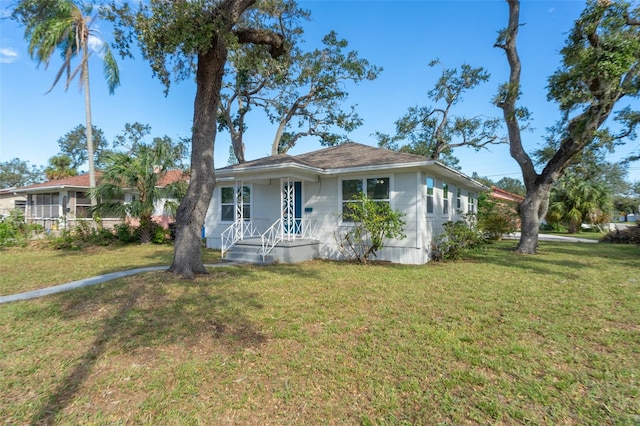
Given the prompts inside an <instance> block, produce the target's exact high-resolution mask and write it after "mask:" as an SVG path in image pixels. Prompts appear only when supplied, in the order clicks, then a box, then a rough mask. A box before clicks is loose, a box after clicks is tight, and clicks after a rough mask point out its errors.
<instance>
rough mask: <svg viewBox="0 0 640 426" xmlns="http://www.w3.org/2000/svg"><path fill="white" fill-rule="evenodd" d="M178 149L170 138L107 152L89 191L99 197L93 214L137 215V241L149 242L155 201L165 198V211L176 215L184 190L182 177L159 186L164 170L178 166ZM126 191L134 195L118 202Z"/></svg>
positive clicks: (185, 185) (165, 173) (180, 156)
mask: <svg viewBox="0 0 640 426" xmlns="http://www.w3.org/2000/svg"><path fill="white" fill-rule="evenodd" d="M178 151H179V150H177V149H176V147H175V146H174V145H172V143H171V140H170V139H169V138H156V139H155V140H154V142H153V144H151V145H146V144H136V145H134V146H133V147H132V149H131V151H129V152H115V153H112V154H110V155H108V156H107V160H106V167H105V169H104V170H103V172H102V175H101V177H100V183H99V184H98V185H97V186H96V187H95V188H94V189H93V190H90V192H91V194H92V196H93V197H95V198H96V199H97V200H100V201H99V202H98V203H97V205H96V206H95V207H94V213H97V214H98V215H103V216H106V215H117V216H119V217H122V218H123V219H124V218H127V217H134V218H138V219H139V220H140V241H141V242H143V243H148V242H149V241H151V237H152V233H153V229H154V227H155V224H154V223H153V220H152V217H153V214H154V211H155V208H156V204H157V203H158V202H160V201H162V200H165V201H164V210H165V211H167V212H169V213H171V214H174V215H175V211H176V210H177V208H178V205H179V203H180V201H181V200H182V197H183V196H184V194H185V192H186V189H187V183H186V181H185V180H179V181H177V182H171V183H168V184H166V185H162V186H161V185H160V184H161V183H162V180H163V178H164V177H165V176H166V175H167V172H168V171H170V170H175V169H176V168H177V166H178V165H179V163H180V160H181V158H182V153H181V151H180V153H178ZM125 191H131V192H133V194H134V197H133V199H132V200H131V202H130V203H123V202H122V201H121V200H123V199H124V193H125Z"/></svg>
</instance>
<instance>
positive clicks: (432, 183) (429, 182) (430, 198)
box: [427, 177, 435, 214]
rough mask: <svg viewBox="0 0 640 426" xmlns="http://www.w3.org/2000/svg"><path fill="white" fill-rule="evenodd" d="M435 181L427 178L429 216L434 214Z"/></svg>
mask: <svg viewBox="0 0 640 426" xmlns="http://www.w3.org/2000/svg"><path fill="white" fill-rule="evenodd" d="M434 186H435V181H434V180H433V178H432V177H427V214H433V211H434V210H433V188H434Z"/></svg>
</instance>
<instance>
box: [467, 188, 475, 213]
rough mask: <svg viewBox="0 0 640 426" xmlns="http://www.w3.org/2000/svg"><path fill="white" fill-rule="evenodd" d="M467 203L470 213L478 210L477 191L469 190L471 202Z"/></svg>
mask: <svg viewBox="0 0 640 426" xmlns="http://www.w3.org/2000/svg"><path fill="white" fill-rule="evenodd" d="M467 205H468V212H469V213H475V212H476V194H475V193H473V192H469V203H468V204H467Z"/></svg>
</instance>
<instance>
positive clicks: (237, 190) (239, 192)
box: [234, 181, 244, 240]
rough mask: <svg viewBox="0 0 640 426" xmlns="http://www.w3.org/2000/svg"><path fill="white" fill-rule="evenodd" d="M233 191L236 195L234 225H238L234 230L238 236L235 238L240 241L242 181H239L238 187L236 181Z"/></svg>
mask: <svg viewBox="0 0 640 426" xmlns="http://www.w3.org/2000/svg"><path fill="white" fill-rule="evenodd" d="M234 191H235V194H236V197H235V198H236V200H235V204H236V223H237V224H238V225H239V226H238V228H237V229H236V232H237V233H238V234H239V235H236V238H238V239H240V240H242V239H243V236H244V198H243V195H244V185H243V183H242V181H240V186H238V181H236V183H235V187H234Z"/></svg>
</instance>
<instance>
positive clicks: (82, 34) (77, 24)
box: [12, 0, 120, 205]
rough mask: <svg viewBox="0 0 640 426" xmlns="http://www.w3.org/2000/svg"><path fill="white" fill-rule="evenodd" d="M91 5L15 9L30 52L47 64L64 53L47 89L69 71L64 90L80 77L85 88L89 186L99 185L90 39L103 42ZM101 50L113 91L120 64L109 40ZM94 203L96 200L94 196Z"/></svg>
mask: <svg viewBox="0 0 640 426" xmlns="http://www.w3.org/2000/svg"><path fill="white" fill-rule="evenodd" d="M92 12H93V6H92V5H91V4H84V3H79V2H76V1H73V0H20V1H19V2H18V4H17V6H16V8H15V9H14V10H13V13H12V18H13V19H15V20H17V21H18V22H19V23H21V24H22V25H24V26H25V32H24V35H25V39H26V40H27V41H28V42H29V54H30V55H31V57H32V58H34V59H36V60H37V61H38V64H42V63H44V64H45V67H48V65H49V61H50V59H51V56H52V55H53V52H54V51H56V50H59V51H61V53H62V66H61V67H60V69H59V70H58V72H57V74H56V77H55V79H54V81H53V84H52V85H51V88H49V90H48V91H47V93H49V92H50V91H51V90H53V88H54V87H55V86H56V84H58V82H59V81H60V79H61V77H62V75H63V74H66V84H65V90H67V89H68V88H69V85H70V83H71V81H72V80H73V79H74V78H75V77H76V76H78V79H79V83H80V87H81V88H83V89H84V103H85V116H86V122H87V123H86V133H87V156H88V163H89V186H90V187H91V188H93V187H95V185H96V177H95V166H94V158H93V157H94V155H93V134H92V128H93V127H92V124H91V95H90V92H89V57H90V56H91V54H92V53H93V52H94V50H93V49H91V47H90V45H89V41H90V40H98V41H102V38H101V37H100V34H99V33H98V32H97V31H96V30H95V29H94V28H92V24H93V23H94V21H95V19H96V17H97V15H96V16H92ZM100 45H101V47H100V50H99V53H100V54H102V55H103V56H102V57H103V64H104V75H105V78H106V80H107V86H108V88H109V93H110V94H113V92H114V90H115V88H116V87H117V86H118V85H119V84H120V76H119V70H118V65H117V63H116V61H115V59H114V57H113V54H112V53H111V49H110V48H109V46H108V44H107V43H104V42H102V43H100ZM78 56H80V63H79V64H78V65H77V67H75V68H73V69H72V67H71V62H72V60H73V59H74V58H76V57H78ZM91 201H92V204H94V205H95V199H93V198H92V200H91Z"/></svg>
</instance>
